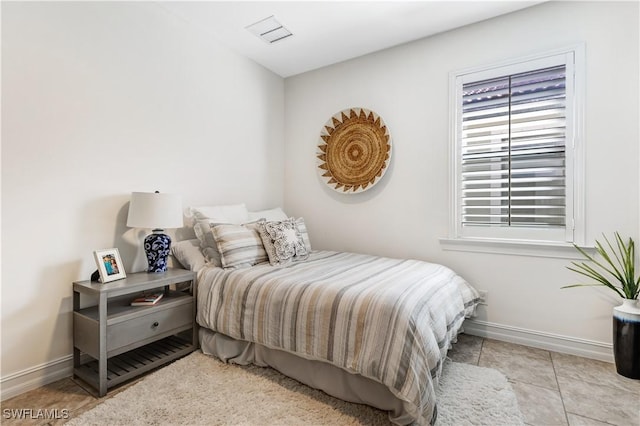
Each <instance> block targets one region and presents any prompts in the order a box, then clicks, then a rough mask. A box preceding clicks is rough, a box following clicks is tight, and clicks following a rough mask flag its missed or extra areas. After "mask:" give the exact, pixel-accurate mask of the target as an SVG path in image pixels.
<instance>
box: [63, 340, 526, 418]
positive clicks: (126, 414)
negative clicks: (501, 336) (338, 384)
mask: <svg viewBox="0 0 640 426" xmlns="http://www.w3.org/2000/svg"><path fill="white" fill-rule="evenodd" d="M437 401H438V420H437V422H436V426H445V425H452V426H453V425H455V426H464V425H491V426H501V425H502V426H515V425H522V424H524V423H523V419H522V414H521V412H520V409H519V408H518V402H517V400H516V396H515V394H514V393H513V389H512V388H511V385H510V384H509V382H508V381H507V379H506V377H505V376H504V375H503V374H502V373H500V372H499V371H497V370H494V369H491V368H483V367H476V366H474V365H469V364H461V363H455V362H449V361H447V362H446V363H445V366H444V371H443V374H442V378H441V385H440V388H439V389H438V391H437ZM66 424H67V425H69V426H73V425H82V426H84V425H389V424H390V423H389V419H388V416H387V413H386V412H383V411H380V410H377V409H375V408H371V407H369V406H366V405H361V404H353V403H349V402H345V401H342V400H339V399H336V398H333V397H331V396H329V395H327V394H325V393H324V392H322V391H319V390H316V389H312V388H309V387H308V386H305V385H303V384H301V383H299V382H297V381H295V380H292V379H290V378H288V377H285V376H283V375H282V374H280V373H279V372H277V371H275V370H273V369H271V368H262V367H256V366H238V365H234V364H224V363H222V362H221V361H219V360H217V359H216V358H214V357H211V356H207V355H204V354H203V353H202V352H200V351H197V352H194V353H192V354H190V355H188V356H186V357H184V358H182V359H180V360H178V361H176V362H174V363H172V364H170V365H168V366H166V367H164V368H162V369H160V370H158V371H156V372H154V373H152V374H150V375H149V376H147V377H145V378H144V379H142V380H141V381H139V382H138V383H136V384H134V385H132V386H131V387H129V388H127V389H125V390H123V391H121V392H119V393H117V394H116V395H114V396H113V397H110V398H108V399H106V400H105V401H104V402H103V403H101V404H100V405H98V406H96V407H94V408H93V409H91V410H89V411H86V412H85V413H82V414H80V415H79V416H77V417H75V418H72V419H71V420H70V421H69V422H67V423H66Z"/></svg>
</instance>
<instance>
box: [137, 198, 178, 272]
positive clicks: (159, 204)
mask: <svg viewBox="0 0 640 426" xmlns="http://www.w3.org/2000/svg"><path fill="white" fill-rule="evenodd" d="M182 225H183V222H182V201H181V200H180V196H179V195H177V194H161V193H159V192H158V191H156V192H155V193H151V192H132V193H131V203H130V204H129V215H128V217H127V226H129V227H131V228H150V229H152V230H153V231H152V232H153V233H152V234H149V235H147V237H146V238H145V239H144V251H145V253H146V255H147V261H148V262H149V269H148V272H165V271H166V270H167V258H168V257H169V251H170V250H171V238H169V236H168V235H166V234H165V233H164V229H166V228H180V227H182Z"/></svg>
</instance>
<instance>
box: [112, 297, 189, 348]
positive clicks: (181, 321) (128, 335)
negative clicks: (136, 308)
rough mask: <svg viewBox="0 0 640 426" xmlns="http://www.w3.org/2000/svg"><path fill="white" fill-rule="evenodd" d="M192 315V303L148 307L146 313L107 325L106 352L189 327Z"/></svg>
mask: <svg viewBox="0 0 640 426" xmlns="http://www.w3.org/2000/svg"><path fill="white" fill-rule="evenodd" d="M142 309H146V308H142ZM193 317H194V312H193V304H192V303H186V304H182V305H178V306H174V307H171V308H169V309H161V310H158V309H149V314H147V315H142V316H139V317H136V318H132V319H130V320H127V321H122V322H119V323H117V324H113V325H110V326H107V352H111V351H114V350H116V349H119V348H122V347H125V346H128V345H132V344H134V343H137V342H144V341H145V340H146V339H150V338H151V339H155V338H159V337H162V336H163V335H167V334H172V333H173V332H174V330H176V329H178V328H184V327H187V328H188V327H191V326H192V324H193Z"/></svg>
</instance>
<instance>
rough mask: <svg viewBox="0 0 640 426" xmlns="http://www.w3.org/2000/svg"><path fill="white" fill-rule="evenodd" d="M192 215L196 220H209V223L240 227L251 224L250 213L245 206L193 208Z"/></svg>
mask: <svg viewBox="0 0 640 426" xmlns="http://www.w3.org/2000/svg"><path fill="white" fill-rule="evenodd" d="M191 213H192V214H193V216H194V217H195V219H196V220H208V221H209V223H232V224H235V225H240V224H242V223H246V222H249V211H248V210H247V206H245V205H244V204H230V205H226V206H202V207H191Z"/></svg>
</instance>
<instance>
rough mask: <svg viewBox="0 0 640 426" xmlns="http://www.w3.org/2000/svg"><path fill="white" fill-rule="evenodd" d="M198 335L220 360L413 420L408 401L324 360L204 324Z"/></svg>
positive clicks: (400, 419)
mask: <svg viewBox="0 0 640 426" xmlns="http://www.w3.org/2000/svg"><path fill="white" fill-rule="evenodd" d="M199 335H200V347H201V349H202V352H203V353H205V354H207V355H213V356H215V357H217V358H219V359H221V360H222V361H224V362H228V363H234V364H239V365H247V364H254V365H258V366H260V367H271V368H273V369H275V370H278V371H279V372H281V373H282V374H284V375H285V376H288V377H291V378H293V379H295V380H297V381H299V382H301V383H304V384H305V385H307V386H310V387H312V388H315V389H320V390H322V391H324V392H325V393H327V394H329V395H331V396H334V397H336V398H339V399H342V400H344V401H348V402H354V403H357V404H365V405H370V406H372V407H375V408H378V409H380V410H383V411H387V412H388V413H389V420H390V421H391V422H393V423H395V424H399V425H406V424H411V423H412V422H413V421H414V419H415V414H414V415H412V414H411V413H409V412H408V406H409V405H408V404H405V402H404V401H402V400H400V399H399V398H397V397H396V396H395V395H394V394H393V393H391V391H389V389H388V388H387V387H386V386H384V385H383V384H381V383H378V382H376V381H374V380H371V379H368V378H366V377H363V376H361V375H358V374H352V373H349V372H348V371H345V370H343V369H341V368H339V367H336V366H334V365H332V364H329V363H327V362H323V361H317V360H310V359H305V358H302V357H299V356H297V355H294V354H292V353H289V352H285V351H281V350H277V349H270V348H267V347H265V346H263V345H259V344H256V343H251V342H246V341H242V340H236V339H233V338H231V337H229V336H226V335H224V334H221V333H216V332H215V331H212V330H210V329H207V328H204V327H200V331H199Z"/></svg>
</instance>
